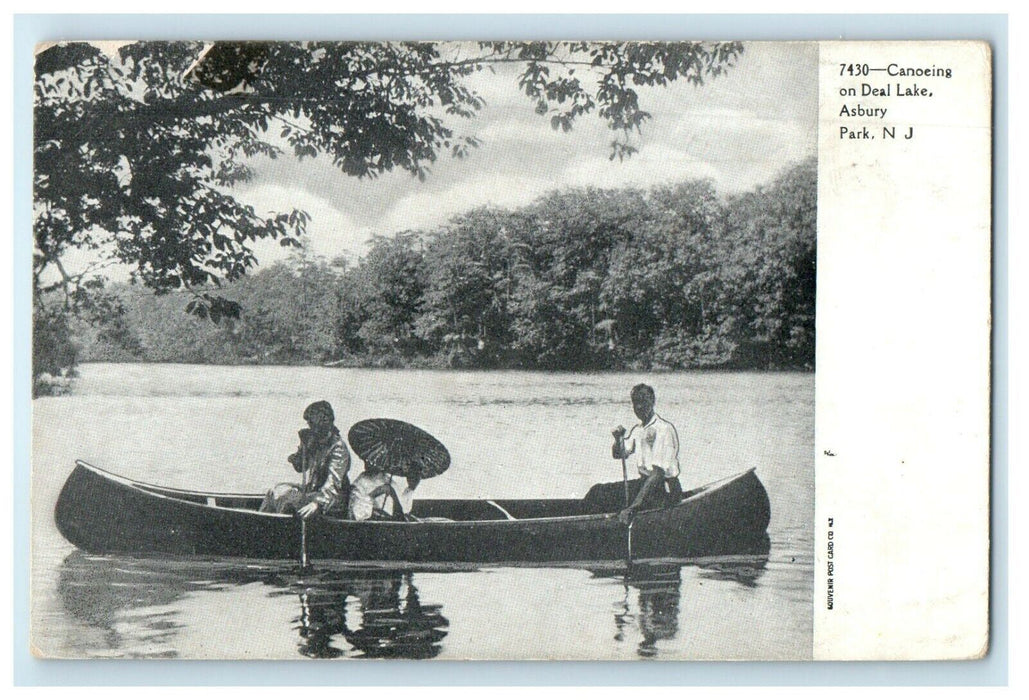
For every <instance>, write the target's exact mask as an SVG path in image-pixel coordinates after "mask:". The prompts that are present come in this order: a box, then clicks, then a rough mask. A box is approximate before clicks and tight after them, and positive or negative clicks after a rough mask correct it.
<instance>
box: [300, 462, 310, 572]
mask: <svg viewBox="0 0 1029 700" xmlns="http://www.w3.org/2000/svg"><path fill="white" fill-rule="evenodd" d="M309 471H310V469H305V470H304V471H303V472H301V478H300V493H302V494H303V495H304V496H305V497H306V496H307V483H308V481H307V473H308V472H309ZM307 567H308V561H307V518H304V517H303V516H301V517H300V570H301V571H306V570H307Z"/></svg>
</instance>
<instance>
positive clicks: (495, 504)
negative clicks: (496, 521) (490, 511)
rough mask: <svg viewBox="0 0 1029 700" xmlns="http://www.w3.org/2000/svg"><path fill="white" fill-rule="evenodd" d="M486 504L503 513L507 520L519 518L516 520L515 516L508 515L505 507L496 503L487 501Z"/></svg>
mask: <svg viewBox="0 0 1029 700" xmlns="http://www.w3.org/2000/svg"><path fill="white" fill-rule="evenodd" d="M486 503H489V504H490V505H491V506H493V507H494V508H496V509H497V510H499V511H500V512H501V513H503V514H504V517H505V518H507V519H508V520H518V518H516V517H515V516H513V515H511V514H510V513H508V512H507V510H505V509H504V507H503V506H501V505H500V504H499V503H497V502H496V501H486Z"/></svg>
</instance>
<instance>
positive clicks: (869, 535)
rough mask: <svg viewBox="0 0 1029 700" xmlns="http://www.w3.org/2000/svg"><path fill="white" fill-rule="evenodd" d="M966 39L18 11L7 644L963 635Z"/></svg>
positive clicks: (976, 116)
mask: <svg viewBox="0 0 1029 700" xmlns="http://www.w3.org/2000/svg"><path fill="white" fill-rule="evenodd" d="M991 81H992V54H991V49H990V46H989V44H988V43H985V42H974V41H935V42H934V41H919V42H737V41H719V42H710V41H702V42H690V41H683V42H671V43H649V42H559V41H554V42H550V41H532V42H518V41H501V42H498V41H488V42H452V43H448V42H440V43H425V42H383V43H376V42H371V43H367V42H204V41H175V42H154V41H142V42H134V41H119V42H54V43H49V44H41V45H39V46H38V47H37V49H36V56H35V73H34V110H33V112H34V142H33V157H34V162H33V234H34V256H33V261H32V265H33V268H32V283H33V287H32V294H33V296H32V311H33V351H32V360H33V400H32V457H31V459H32V493H31V498H32V525H31V568H32V571H31V589H32V590H31V615H30V617H31V635H30V637H31V648H32V653H33V654H35V655H36V656H38V657H43V658H90V659H97V658H175V659H303V658H311V659H340V660H343V659H347V660H350V659H367V658H379V659H381V658H390V659H449V660H462V659H473V660H474V659H506V660H530V659H533V660H534V659H556V660H565V659H579V660H616V659H619V660H628V659H660V660H796V659H812V660H818V659H897V660H900V659H974V658H980V657H982V656H983V655H984V654H985V653H986V652H987V650H988V648H989V626H988V619H989V618H988V610H989V546H990V533H989V478H990V476H989V454H990V443H989V425H990V416H989V396H990V393H989V387H990V365H989V358H990V324H991V307H990V294H991V290H990V274H991V267H990V260H991V209H990V203H991V148H992V133H991V114H992V96H991Z"/></svg>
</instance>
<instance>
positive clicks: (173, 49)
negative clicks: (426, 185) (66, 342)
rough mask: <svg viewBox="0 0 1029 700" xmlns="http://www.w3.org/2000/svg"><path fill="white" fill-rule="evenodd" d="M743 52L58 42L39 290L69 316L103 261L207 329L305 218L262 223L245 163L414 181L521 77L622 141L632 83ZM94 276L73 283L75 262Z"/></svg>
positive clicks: (78, 275)
mask: <svg viewBox="0 0 1029 700" xmlns="http://www.w3.org/2000/svg"><path fill="white" fill-rule="evenodd" d="M741 51H742V46H741V45H740V44H739V43H734V42H730V43H676V44H661V43H647V44H643V43H614V42H604V43H585V42H579V43H555V42H527V43H523V42H486V43H478V44H430V43H411V42H396V43H353V42H351V43H337V42H290V43H232V42H218V43H214V44H204V43H202V42H173V43H160V42H142V43H132V44H128V45H125V46H122V47H121V48H119V49H118V50H117V52H116V53H115V54H113V55H112V54H109V53H105V52H103V51H101V50H100V49H99V48H97V47H95V46H92V45H89V44H84V43H66V44H57V45H55V46H52V47H50V48H48V49H46V50H44V51H42V52H41V53H40V54H39V55H38V56H37V59H36V78H35V85H34V92H35V111H34V116H35V140H34V159H35V172H34V198H35V200H34V214H35V217H34V218H35V222H34V229H35V257H34V265H33V273H34V274H33V280H34V284H35V288H36V290H37V291H39V292H41V293H42V294H40V295H39V298H40V299H46V298H49V296H48V295H47V292H50V291H55V292H58V293H60V294H61V295H62V296H63V301H62V304H63V306H64V308H65V309H66V310H67V311H69V312H74V311H76V310H77V308H78V305H79V304H80V303H83V298H84V297H88V295H89V291H88V289H89V288H88V284H89V283H91V282H92V281H95V280H97V279H98V278H99V277H98V275H99V274H101V273H100V270H101V269H102V268H103V266H105V265H109V264H122V265H127V266H128V267H129V268H130V270H131V275H132V277H133V280H135V281H140V282H142V283H143V284H144V285H146V286H147V287H149V288H151V289H154V290H156V291H157V292H166V291H169V290H176V289H185V290H188V291H189V292H190V293H191V294H192V295H193V297H194V298H193V299H192V301H191V302H190V303H189V304H188V305H187V309H188V310H190V311H192V312H193V313H195V314H197V315H200V316H204V317H210V318H212V319H215V320H217V319H219V318H222V317H226V316H235V315H238V313H239V307H238V305H237V304H236V303H234V302H233V301H231V300H229V299H226V298H224V297H223V296H221V295H219V294H217V293H216V292H215V291H213V289H212V288H213V287H217V286H218V285H220V284H221V283H223V282H225V281H230V282H231V281H233V280H237V279H240V278H241V277H242V276H243V275H245V274H246V272H247V271H248V270H249V269H251V268H252V267H253V266H254V264H255V262H256V260H255V258H254V254H253V250H252V244H253V243H254V242H255V241H257V240H259V239H265V238H272V239H278V240H279V241H280V242H281V243H282V244H283V245H286V246H296V245H298V241H299V238H300V236H302V235H303V233H304V231H305V226H306V223H307V216H306V214H304V213H303V212H301V211H297V210H294V211H291V212H282V213H276V214H272V215H270V216H264V215H261V214H258V213H257V212H255V211H254V209H253V208H252V207H250V206H246V205H243V204H241V203H240V202H239V201H237V200H236V199H235V198H234V197H233V196H232V190H231V187H232V185H233V184H235V183H238V182H240V181H245V180H247V179H248V178H250V177H251V176H252V171H251V170H250V167H249V165H248V159H249V158H250V157H252V156H255V155H259V154H260V155H266V156H269V157H272V158H274V157H277V156H279V155H282V154H284V153H286V152H287V151H289V152H292V154H293V155H294V156H295V157H297V158H307V157H315V156H317V155H319V154H322V155H325V156H327V157H329V158H330V159H331V160H332V162H333V164H334V165H335V166H336V167H337V168H339V169H340V171H341V172H343V173H346V174H348V175H354V176H357V177H374V176H376V175H378V174H381V173H384V172H388V171H391V170H394V169H402V170H406V171H408V172H411V173H413V174H414V175H417V176H418V177H420V178H424V177H425V176H426V174H427V173H428V168H429V166H430V165H431V164H432V163H433V162H434V161H435V160H436V158H437V157H438V156H439V155H440V154H442V153H449V154H451V155H453V156H456V157H462V156H465V155H467V154H468V152H469V150H470V149H472V148H474V147H475V146H476V145H478V141H477V140H476V138H475V137H474V136H472V135H464V134H459V133H458V132H457V131H456V130H455V121H460V120H461V119H468V118H471V117H473V116H474V115H475V114H476V113H477V112H478V110H480V109H481V108H482V106H483V101H482V99H481V97H479V95H477V94H476V93H475V91H474V90H472V89H471V88H469V87H468V86H467V84H466V80H465V79H466V78H468V76H470V75H472V74H473V73H476V72H478V71H481V70H483V69H486V68H489V67H490V66H491V65H494V64H506V63H514V64H518V65H520V66H521V73H520V76H519V78H518V85H519V88H520V89H521V91H522V92H524V93H525V95H526V96H527V97H528V98H529V99H531V100H532V101H533V102H534V104H535V109H536V112H537V113H539V114H540V115H543V116H548V117H549V118H550V123H551V125H552V126H553V128H555V129H560V130H564V131H567V130H569V129H570V128H571V127H572V125H573V123H574V122H575V121H576V120H577V119H578V118H580V117H581V116H582V115H584V114H588V113H591V112H596V113H597V114H598V115H599V116H600V117H601V118H602V119H604V120H605V121H606V123H607V124H608V126H610V127H611V128H612V129H613V130H615V131H616V132H618V133H619V134H621V137H619V138H616V139H614V140H613V141H612V142H611V144H610V147H611V157H612V158H615V157H618V158H622V157H626V156H628V155H631V154H632V153H633V152H634V151H635V150H636V148H635V146H634V145H633V144H632V142H631V140H630V138H629V136H630V135H631V134H632V133H633V132H636V131H638V130H639V129H640V128H641V126H642V125H643V124H644V123H645V122H646V121H647V119H649V117H650V115H649V114H648V113H647V112H646V111H645V110H644V109H643V108H642V107H641V105H640V102H639V95H638V92H637V90H638V88H640V87H642V86H662V85H666V84H668V83H670V82H673V81H676V80H686V81H689V82H690V83H693V84H697V85H700V84H702V83H703V82H704V80H705V79H706V78H709V77H713V76H717V75H719V74H720V73H722V72H723V71H724V70H726V69H727V68H729V67H730V66H732V65H733V63H734V61H735V59H736V57H737V56H738V55H739V54H740V53H741ZM83 249H85V250H88V251H91V252H92V253H93V255H94V256H95V259H96V265H95V266H91V267H89V268H87V269H86V270H83V271H69V270H68V269H67V267H66V266H65V265H64V261H65V257H66V255H67V254H68V253H69V251H72V250H83Z"/></svg>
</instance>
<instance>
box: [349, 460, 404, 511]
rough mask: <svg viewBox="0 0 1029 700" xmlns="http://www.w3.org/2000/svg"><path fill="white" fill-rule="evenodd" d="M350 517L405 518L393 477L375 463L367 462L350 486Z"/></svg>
mask: <svg viewBox="0 0 1029 700" xmlns="http://www.w3.org/2000/svg"><path fill="white" fill-rule="evenodd" d="M350 519H351V520H394V519H401V520H402V519H403V508H402V506H401V505H400V501H399V499H398V497H397V493H396V491H394V490H393V478H392V477H391V476H390V475H389V474H387V473H386V472H384V471H382V470H381V469H379V468H378V467H377V466H375V465H374V464H365V467H364V471H363V472H362V473H361V475H360V476H358V477H357V478H356V479H354V483H353V484H352V485H351V487H350Z"/></svg>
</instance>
